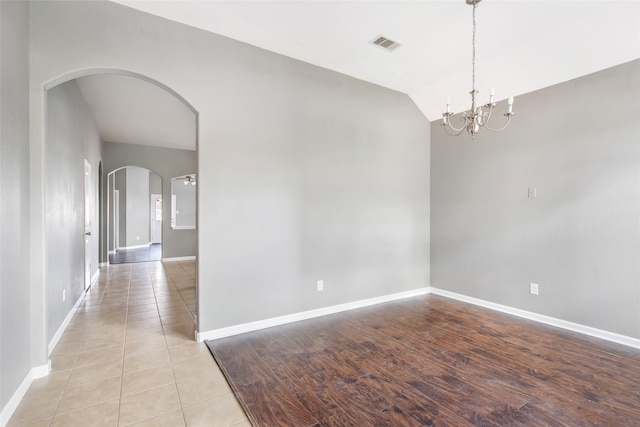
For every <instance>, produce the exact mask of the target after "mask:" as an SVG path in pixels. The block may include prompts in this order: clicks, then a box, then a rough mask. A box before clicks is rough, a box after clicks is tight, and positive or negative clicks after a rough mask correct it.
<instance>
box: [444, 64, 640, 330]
mask: <svg viewBox="0 0 640 427" xmlns="http://www.w3.org/2000/svg"><path fill="white" fill-rule="evenodd" d="M639 94H640V61H633V62H630V63H627V64H623V65H620V66H617V67H614V68H611V69H607V70H604V71H602V72H599V73H595V74H592V75H589V76H586V77H583V78H579V79H576V80H572V81H569V82H566V83H562V84H559V85H556V86H553V87H549V88H546V89H543V90H539V91H536V92H533V93H529V94H526V95H523V96H520V97H518V98H517V99H516V103H515V105H514V109H515V111H516V112H517V115H516V116H515V117H514V119H513V122H512V123H511V125H510V126H509V127H508V128H507V129H506V130H504V131H502V132H500V133H492V132H487V131H483V132H481V134H480V136H479V137H477V138H476V141H475V142H470V140H469V138H468V137H467V136H466V135H465V136H461V137H459V138H457V139H456V138H450V137H447V136H444V135H443V131H442V129H441V128H440V126H439V122H434V123H432V131H431V137H432V143H431V147H432V163H431V208H432V209H431V220H432V223H431V230H432V234H431V283H432V286H435V287H439V288H443V289H446V290H449V291H452V292H457V293H460V294H464V295H468V296H472V297H476V298H480V299H484V300H488V301H492V302H495V303H499V304H504V305H507V306H511V307H516V308H520V309H524V310H529V311H532V312H535V313H540V314H543V315H548V316H552V317H556V318H560V319H564V320H567V321H571V322H576V323H579V324H583V325H587V326H591V327H595V328H599V329H603V330H606V331H611V332H615V333H620V334H624V335H627V336H631V337H635V338H640V220H639V219H640V120H638V111H640V96H639ZM461 95H464V93H462V94H461ZM528 187H536V188H537V198H527V189H528ZM530 282H535V283H538V284H539V285H540V295H539V296H537V297H536V296H532V295H529V294H528V288H529V283H530Z"/></svg>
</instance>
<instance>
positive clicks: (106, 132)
mask: <svg viewBox="0 0 640 427" xmlns="http://www.w3.org/2000/svg"><path fill="white" fill-rule="evenodd" d="M76 81H77V82H78V86H79V87H80V91H81V92H82V95H83V97H84V99H85V101H86V102H87V104H88V106H89V111H91V114H92V115H93V118H94V120H95V122H96V126H97V127H98V131H99V132H100V136H101V137H102V139H103V140H104V141H110V142H121V143H128V144H139V145H151V146H158V147H167V148H178V149H182V150H192V151H193V150H195V149H196V117H195V114H194V113H193V112H192V111H191V110H190V109H189V108H187V107H186V106H185V105H184V104H183V103H182V101H180V100H179V99H178V98H176V97H175V96H174V95H173V94H171V93H169V92H167V91H166V90H164V89H161V88H160V87H158V86H156V85H155V84H153V83H149V82H147V81H145V80H142V79H138V78H135V77H129V76H124V75H119V74H100V75H93V76H87V77H81V78H78V79H76Z"/></svg>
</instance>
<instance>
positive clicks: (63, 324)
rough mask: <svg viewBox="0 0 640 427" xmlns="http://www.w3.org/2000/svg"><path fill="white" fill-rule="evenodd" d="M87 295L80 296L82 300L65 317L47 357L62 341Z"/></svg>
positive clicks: (50, 344)
mask: <svg viewBox="0 0 640 427" xmlns="http://www.w3.org/2000/svg"><path fill="white" fill-rule="evenodd" d="M91 283H92V284H93V280H92V281H91ZM86 295H87V293H86V292H82V295H80V298H78V301H76V303H75V304H74V305H73V308H71V311H69V314H67V317H65V318H64V320H63V321H62V324H61V325H60V327H59V328H58V330H57V331H56V333H55V335H54V336H53V338H52V339H51V342H50V343H49V346H48V347H47V350H48V353H47V355H50V354H51V352H52V351H53V349H54V348H56V345H57V344H58V341H60V338H61V337H62V334H63V333H64V331H65V329H67V326H69V322H71V319H72V318H73V315H74V314H76V311H77V310H78V307H79V306H80V303H81V302H82V301H83V300H84V297H85V296H86Z"/></svg>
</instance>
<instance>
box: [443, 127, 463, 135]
mask: <svg viewBox="0 0 640 427" xmlns="http://www.w3.org/2000/svg"><path fill="white" fill-rule="evenodd" d="M442 126H444V133H446V134H447V135H449V136H460V134H462V132H463V131H464V129H465V128H464V126H463V127H462V128H460V129H456V128H454V127H452V126H450V125H442ZM447 129H455V130H456V132H455V133H451V132H449V131H448V130H447Z"/></svg>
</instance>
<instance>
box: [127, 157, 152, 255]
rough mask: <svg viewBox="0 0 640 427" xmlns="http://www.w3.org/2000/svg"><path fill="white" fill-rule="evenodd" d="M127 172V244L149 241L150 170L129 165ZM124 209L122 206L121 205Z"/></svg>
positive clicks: (138, 244) (136, 244)
mask: <svg viewBox="0 0 640 427" xmlns="http://www.w3.org/2000/svg"><path fill="white" fill-rule="evenodd" d="M125 170H126V173H127V203H126V205H125V207H124V210H125V211H126V221H127V234H126V235H127V241H126V242H127V244H126V246H128V247H131V246H140V245H146V244H148V243H149V171H148V170H147V169H143V168H139V167H135V166H129V167H127V168H126V169H125ZM120 208H121V209H122V206H121V207H120Z"/></svg>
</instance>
